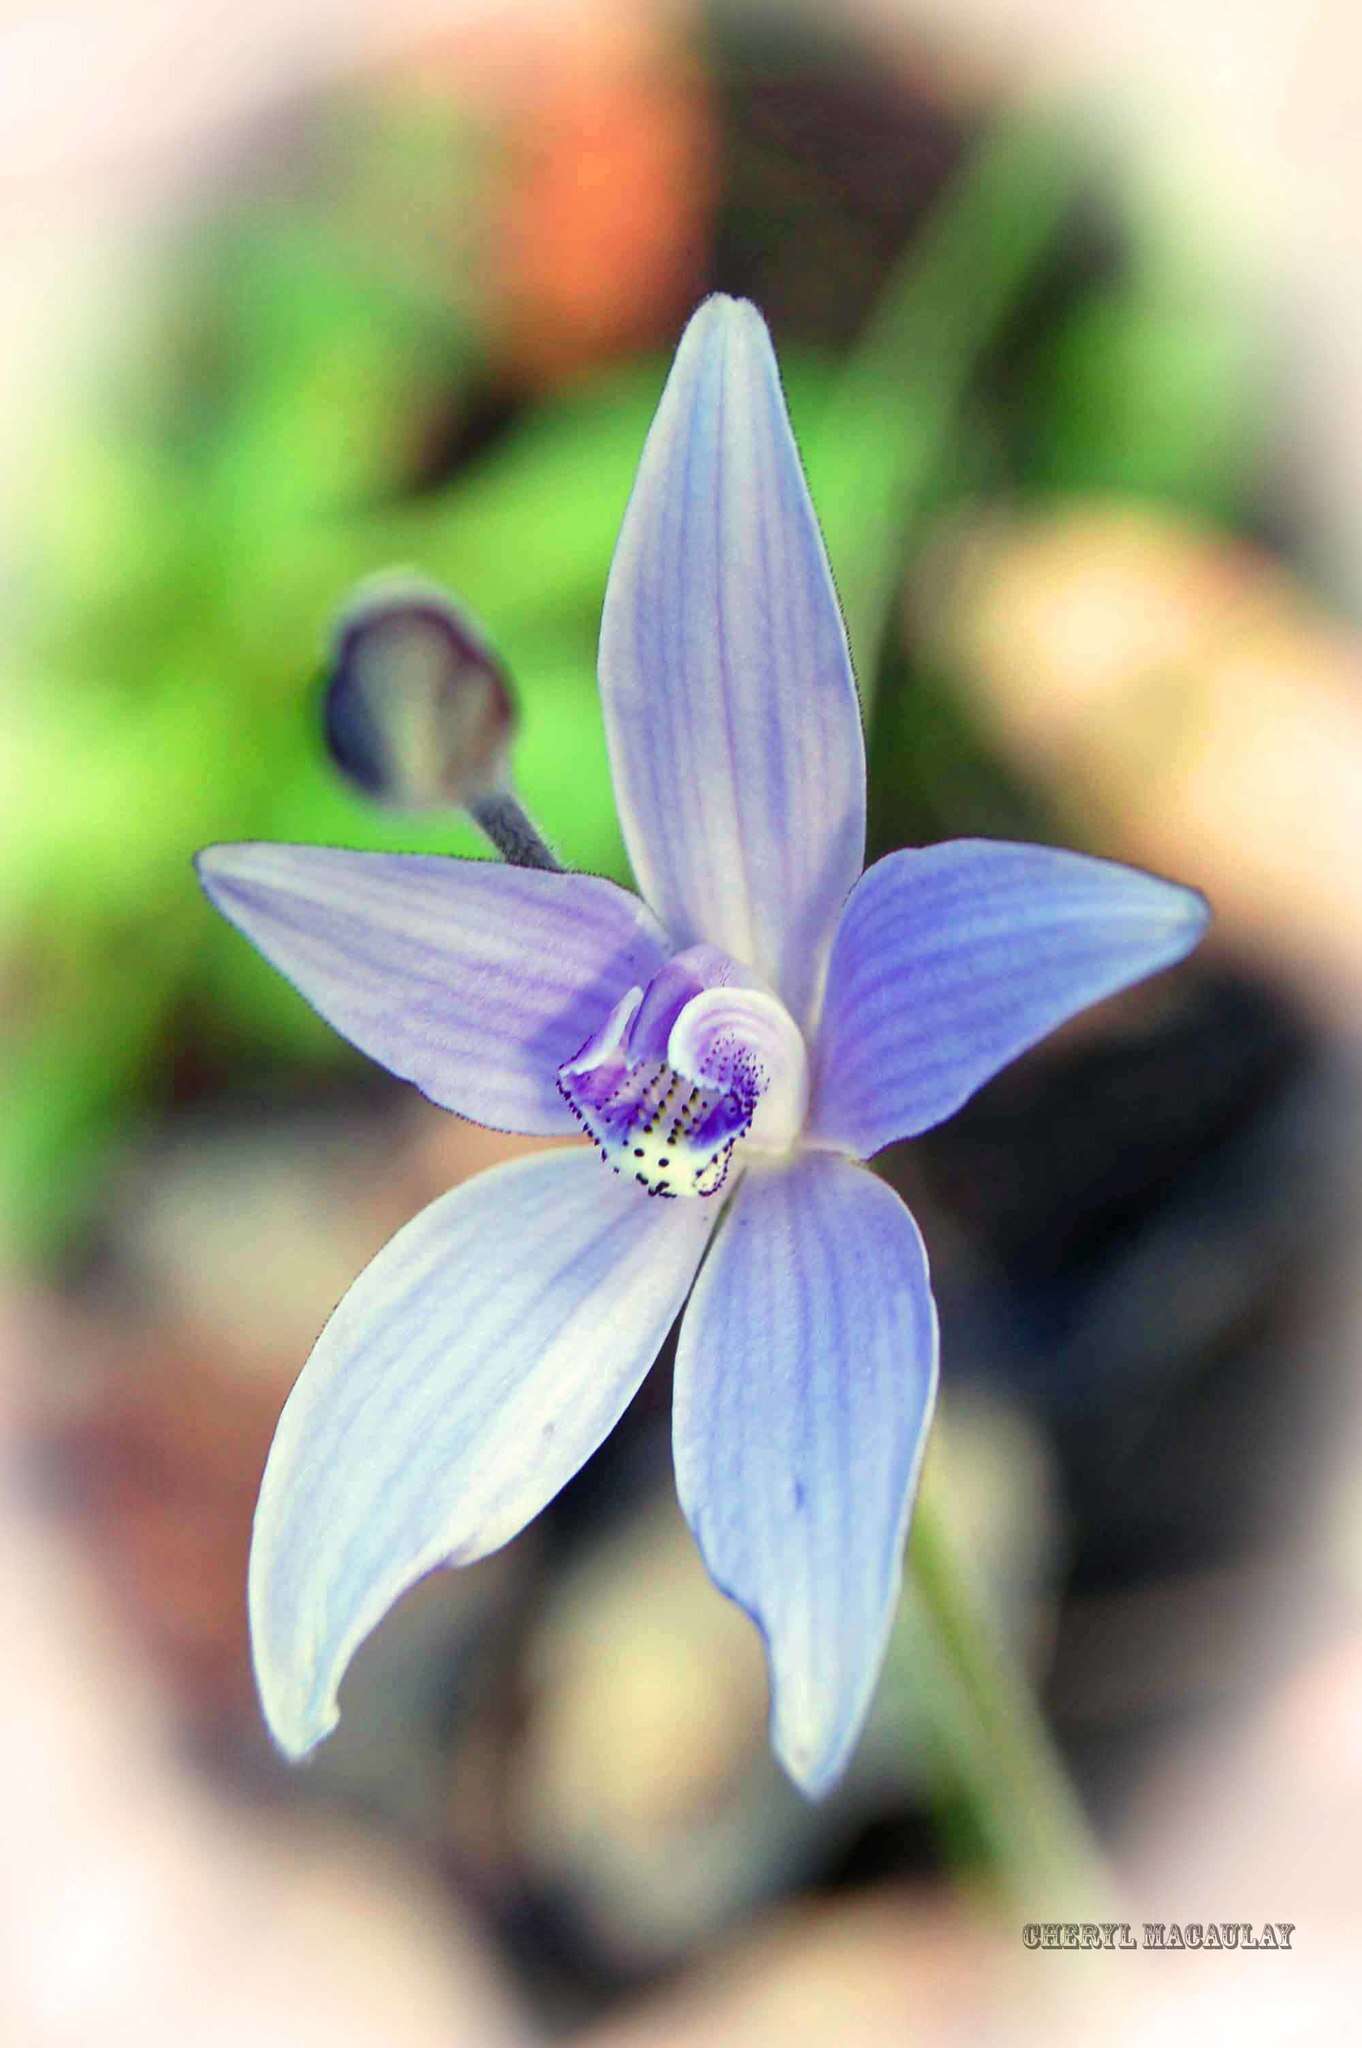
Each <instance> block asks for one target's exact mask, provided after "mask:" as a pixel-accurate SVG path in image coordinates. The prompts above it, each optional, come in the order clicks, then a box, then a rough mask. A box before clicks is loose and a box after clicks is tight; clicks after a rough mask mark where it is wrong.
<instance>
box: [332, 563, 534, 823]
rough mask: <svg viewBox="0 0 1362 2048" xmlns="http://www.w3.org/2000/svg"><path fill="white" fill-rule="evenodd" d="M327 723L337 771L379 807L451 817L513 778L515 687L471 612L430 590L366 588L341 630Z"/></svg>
mask: <svg viewBox="0 0 1362 2048" xmlns="http://www.w3.org/2000/svg"><path fill="white" fill-rule="evenodd" d="M324 717H325V726H326V741H327V746H328V748H329V749H330V752H331V758H332V759H333V760H334V761H335V763H336V766H337V767H338V768H339V769H340V770H341V772H342V773H343V774H344V775H345V776H347V777H348V779H349V780H350V781H351V782H353V783H355V784H356V785H357V786H358V787H359V788H360V789H362V790H363V791H364V793H365V795H366V796H370V797H374V798H376V799H377V800H378V801H379V802H381V803H385V804H392V805H394V806H396V807H397V808H399V809H403V810H413V811H417V810H445V809H450V808H453V807H460V806H467V805H471V804H473V803H475V802H477V801H478V800H479V799H481V798H483V797H486V796H487V795H488V794H490V793H491V792H493V791H496V790H499V789H500V788H502V786H503V785H504V783H505V781H506V773H507V757H508V754H509V750H510V743H511V739H512V735H513V733H514V729H515V705H514V702H513V699H512V696H511V691H510V686H509V684H508V682H507V680H506V677H505V675H504V673H503V671H502V669H501V667H500V664H499V663H498V662H497V661H496V660H495V658H494V656H493V655H492V653H491V651H490V649H489V648H488V647H487V645H486V643H485V642H484V640H483V638H482V636H481V634H480V633H479V632H478V631H477V630H476V628H475V627H474V626H473V625H472V624H471V623H470V621H469V619H468V618H467V616H466V615H465V613H464V612H463V611H462V610H461V609H460V608H459V607H458V606H457V605H456V604H454V603H453V601H452V600H451V599H450V598H448V597H446V596H445V595H444V593H443V592H441V591H439V590H437V589H435V588H434V587H433V586H431V585H428V584H422V583H418V582H416V581H414V580H412V581H408V580H403V579H398V578H393V577H387V578H383V579H382V580H381V581H379V582H376V583H371V584H365V585H363V586H361V589H360V591H359V593H358V595H357V597H356V598H355V600H354V602H353V603H352V604H351V605H350V606H349V607H348V608H347V610H346V611H345V612H344V613H343V614H342V615H341V618H340V620H339V622H338V624H337V627H336V632H335V638H334V642H333V645H332V651H331V657H330V661H329V664H328V668H327V673H326V702H325V711H324Z"/></svg>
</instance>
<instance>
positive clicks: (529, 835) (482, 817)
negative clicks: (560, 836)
mask: <svg viewBox="0 0 1362 2048" xmlns="http://www.w3.org/2000/svg"><path fill="white" fill-rule="evenodd" d="M468 814H469V816H470V817H471V818H472V820H473V822H474V824H475V825H476V826H477V827H478V828H479V830H480V831H482V832H484V833H485V834H486V836H487V837H488V838H489V839H490V840H491V842H492V844H493V846H495V848H496V850H497V852H498V853H499V854H500V855H501V857H502V859H503V860H504V861H507V862H509V864H510V865H511V866H512V867H513V868H548V869H549V870H550V871H551V872H553V873H555V874H561V873H562V871H563V863H562V862H561V861H560V860H559V858H558V856H557V855H556V854H555V853H553V852H552V851H551V850H550V849H549V847H548V846H547V845H546V844H545V842H544V841H543V840H542V839H541V838H540V836H539V834H538V832H537V831H536V830H535V828H534V826H533V824H532V823H531V822H530V819H529V817H528V816H527V815H526V813H525V811H524V810H523V809H522V808H521V805H520V802H519V799H518V798H516V797H514V796H512V794H511V792H510V790H509V789H494V790H490V791H489V792H488V794H487V795H486V796H479V797H474V798H473V799H472V800H471V802H470V803H469V805H468Z"/></svg>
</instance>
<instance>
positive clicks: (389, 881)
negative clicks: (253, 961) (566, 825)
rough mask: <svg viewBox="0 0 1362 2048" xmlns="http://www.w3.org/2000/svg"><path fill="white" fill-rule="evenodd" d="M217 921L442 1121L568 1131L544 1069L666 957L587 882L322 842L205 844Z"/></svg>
mask: <svg viewBox="0 0 1362 2048" xmlns="http://www.w3.org/2000/svg"><path fill="white" fill-rule="evenodd" d="M198 870H199V878H200V880H201V881H202V883H203V886H204V888H205V889H206V891H207V892H208V895H209V896H210V897H211V899H212V901H213V902H214V903H215V904H216V906H217V908H218V909H219V910H220V911H221V912H222V913H223V915H224V917H227V918H229V919H230V920H231V922H232V923H233V924H234V925H236V927H237V929H238V930H239V931H242V932H244V933H245V935H246V937H247V938H248V939H250V940H251V942H252V944H254V945H255V946H257V947H258V948H259V949H260V951H261V952H262V953H263V954H264V955H265V958H266V959H267V960H269V961H271V962H272V963H273V964H274V966H276V967H277V968H279V969H280V971H281V972H282V973H284V974H286V975H287V976H288V978H289V980H290V981H291V982H292V983H293V985H294V987H295V988H297V989H299V990H300V991H301V992H302V994H303V995H304V996H306V997H307V999H308V1001H309V1002H310V1003H311V1004H312V1006H313V1008H314V1009H317V1010H319V1011H320V1012H321V1014H322V1016H323V1017H325V1018H326V1020H327V1022H328V1023H329V1024H333V1025H334V1026H335V1028H336V1029H337V1030H338V1031H339V1032H341V1033H342V1034H343V1035H344V1036H345V1037H346V1038H348V1039H349V1040H350V1041H351V1042H352V1044H354V1045H357V1046H358V1047H359V1049H360V1051H361V1052H366V1053H368V1054H369V1056H370V1057H371V1058H372V1059H376V1060H378V1061H380V1062H381V1063H382V1065H384V1066H385V1067H387V1068H389V1069H390V1071H391V1072H392V1073H394V1074H399V1075H400V1076H401V1077H402V1078H403V1079H404V1080H407V1081H414V1082H415V1083H416V1086H417V1087H418V1088H419V1089H420V1090H421V1091H422V1093H423V1094H425V1095H428V1096H429V1097H430V1098H431V1100H432V1101H433V1102H438V1103H440V1104H441V1106H442V1107H443V1108H445V1109H454V1110H458V1112H459V1113H460V1115H462V1116H467V1117H472V1118H473V1119H474V1121H475V1122H477V1123H482V1124H490V1125H491V1126H493V1127H494V1128H496V1129H499V1130H508V1131H526V1132H529V1133H531V1134H532V1135H534V1136H538V1137H547V1136H551V1135H553V1134H555V1133H557V1132H560V1131H570V1130H572V1129H573V1127H574V1126H573V1119H572V1114H571V1111H570V1110H569V1109H568V1107H567V1104H566V1103H565V1102H564V1101H563V1099H562V1097H561V1095H560V1094H559V1092H558V1086H557V1079H556V1076H557V1071H558V1067H559V1065H560V1064H561V1062H562V1061H563V1060H565V1059H570V1058H571V1057H572V1055H573V1053H575V1052H576V1051H577V1050H578V1048H579V1047H580V1046H581V1044H582V1042H583V1041H584V1039H586V1038H587V1037H588V1036H589V1035H590V1034H591V1033H592V1032H593V1031H595V1030H597V1029H598V1028H599V1026H600V1023H601V1020H602V1018H603V1017H604V1016H605V1015H606V1013H607V1012H608V1011H609V1009H610V1007H611V1005H612V1004H613V1003H614V1002H615V1000H616V999H617V997H618V996H619V993H620V990H621V989H622V988H628V987H629V986H630V985H631V984H632V983H635V982H640V981H646V980H647V979H648V977H649V975H650V974H652V973H653V972H654V970H655V969H656V968H657V966H658V965H659V964H660V962H661V960H662V959H663V958H664V956H665V951H666V948H665V946H664V945H663V943H662V940H661V935H660V934H659V933H658V930H657V927H656V925H655V924H654V921H653V919H652V918H651V917H650V916H649V914H648V911H647V910H646V908H645V907H644V905H643V904H642V903H640V902H639V900H638V898H637V897H635V896H631V895H630V894H629V893H628V892H627V891H626V890H624V889H618V888H616V887H615V885H614V883H613V882H606V881H602V880H600V879H599V878H598V877H596V876H594V875H567V874H557V873H549V872H546V871H545V870H542V869H534V868H513V867H502V866H500V865H498V864H496V863H494V862H491V861H465V860H449V859H445V858H443V857H441V856H439V855H424V854H405V853H346V852H342V851H339V850H338V849H337V848H335V847H330V846H272V845H268V844H259V845H242V846H213V847H209V848H208V850H207V852H205V853H202V854H200V855H199V859H198Z"/></svg>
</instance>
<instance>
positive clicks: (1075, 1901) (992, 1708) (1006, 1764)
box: [909, 1467, 1112, 1920]
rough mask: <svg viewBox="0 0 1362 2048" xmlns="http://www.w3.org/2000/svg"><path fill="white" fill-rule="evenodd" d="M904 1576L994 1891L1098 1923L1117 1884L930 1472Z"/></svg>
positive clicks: (1019, 1903)
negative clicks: (923, 1630) (916, 1605)
mask: <svg viewBox="0 0 1362 2048" xmlns="http://www.w3.org/2000/svg"><path fill="white" fill-rule="evenodd" d="M909 1572H910V1575H911V1579H912V1583H913V1585H914V1587H915V1589H916V1592H917V1595H918V1598H919V1601H920V1604H921V1609H922V1612H923V1618H924V1620H925V1622H926V1626H927V1630H928V1634H929V1638H930V1642H931V1647H932V1650H933V1651H934V1653H935V1655H934V1658H933V1662H934V1663H935V1664H937V1665H938V1666H939V1669H938V1671H937V1674H936V1675H937V1677H938V1680H939V1684H938V1686H937V1687H936V1688H935V1689H934V1690H935V1697H936V1698H937V1700H938V1701H939V1702H940V1713H939V1726H938V1729H937V1733H938V1735H939V1738H940V1740H941V1744H942V1748H943V1751H944V1753H945V1762H946V1765H947V1768H948V1770H949V1771H950V1773H951V1775H952V1776H953V1778H954V1779H955V1781H956V1783H957V1784H958V1786H959V1789H960V1791H961V1793H962V1794H963V1795H964V1797H965V1799H966V1800H967V1802H968V1805H969V1808H970V1811H971V1814H972V1816H973V1818H974V1821H975V1823H976V1826H977V1828H978V1830H979V1833H980V1834H981V1836H982V1837H983V1839H984V1841H985V1843H986V1844H987V1847H988V1851H989V1855H990V1860H991V1864H992V1869H993V1875H994V1878H995V1881H996V1884H997V1888H998V1890H999V1891H1000V1892H1001V1893H1002V1894H1003V1895H1004V1896H1005V1897H1006V1899H1007V1901H1008V1904H1009V1905H1010V1906H1011V1907H1012V1908H1013V1909H1014V1910H1016V1911H1017V1912H1019V1913H1020V1914H1021V1916H1022V1917H1023V1918H1024V1919H1027V1920H1059V1919H1086V1920H1094V1919H1099V1918H1101V1917H1102V1916H1103V1914H1104V1912H1108V1909H1109V1908H1110V1904H1111V1889H1112V1886H1111V1879H1110V1877H1109V1875H1108V1873H1107V1871H1106V1869H1105V1866H1104V1864H1103V1860H1102V1856H1101V1853H1100V1851H1099V1850H1098V1848H1097V1846H1096V1843H1095V1842H1094V1840H1093V1837H1092V1834H1091V1832H1090V1830H1089V1827H1088V1823H1087V1820H1086V1818H1085V1816H1084V1814H1083V1811H1082V1808H1081V1807H1080V1805H1079V1803H1078V1799H1077V1797H1076V1795H1075V1793H1074V1790H1073V1787H1072V1785H1071V1784H1070V1782H1069V1778H1068V1774H1067V1772H1066V1771H1065V1768H1064V1765H1063V1763H1062V1761H1061V1760H1060V1758H1059V1756H1058V1754H1057V1752H1056V1750H1055V1747H1054V1743H1053V1741H1052V1739H1051V1736H1050V1732H1049V1729H1048V1727H1047V1726H1046V1723H1045V1719H1044V1716H1043V1715H1042V1713H1041V1711H1040V1708H1039V1706H1038V1705H1037V1702H1036V1699H1035V1695H1034V1693H1033V1691H1032V1688H1031V1685H1030V1682H1029V1680H1028V1678H1027V1676H1026V1674H1025V1673H1024V1672H1023V1671H1021V1670H1020V1669H1019V1668H1018V1666H1017V1664H1016V1662H1015V1659H1014V1658H1013V1656H1012V1654H1011V1652H1010V1651H1009V1649H1008V1647H1007V1646H1006V1644H1005V1643H1004V1642H1003V1641H1002V1639H1001V1637H1000V1635H999V1632H998V1630H997V1627H996V1626H995V1624H994V1622H993V1619H992V1617H991V1616H990V1615H989V1614H988V1613H987V1611H986V1608H985V1606H984V1604H983V1602H982V1601H981V1600H980V1598H979V1597H978V1595H977V1593H976V1592H975V1589H974V1588H973V1586H972V1585H971V1584H970V1580H969V1575H968V1573H967V1571H966V1570H965V1569H964V1567H963V1565H962V1561H961V1559H960V1557H959V1555H958V1554H957V1551H956V1548H955V1544H954V1541H953V1538H952V1534H951V1530H950V1526H949V1522H948V1517H947V1513H946V1501H945V1499H944V1497H943V1496H942V1494H941V1493H940V1491H939V1489H938V1488H937V1487H936V1486H935V1485H933V1484H932V1483H931V1480H930V1467H929V1473H928V1477H927V1480H926V1482H925V1483H924V1485H923V1489H922V1493H921V1496H920V1498H919V1500H918V1504H917V1510H916V1514H915V1517H914V1522H913V1534H912V1542H911V1545H910V1549H909Z"/></svg>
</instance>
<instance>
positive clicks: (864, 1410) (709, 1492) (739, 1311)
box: [674, 1154, 937, 1796]
mask: <svg viewBox="0 0 1362 2048" xmlns="http://www.w3.org/2000/svg"><path fill="white" fill-rule="evenodd" d="M936 1354H937V1344H936V1311H935V1308H934V1306H933V1303H932V1296H931V1290H930V1286H929V1283H928V1275H927V1258H926V1253H925V1252H924V1250H923V1247H922V1240H921V1238H920V1237H919V1235H918V1231H917V1226H916V1224H915V1223H914V1222H913V1219H912V1217H911V1216H910V1215H909V1213H908V1211H907V1209H905V1207H904V1206H903V1203H902V1202H901V1201H900V1200H899V1198H898V1196H897V1195H896V1194H895V1193H894V1192H893V1190H892V1189H891V1188H889V1187H887V1186H886V1185H885V1183H884V1182H883V1181H881V1180H877V1179H876V1178H875V1176H874V1175H873V1174H871V1173H869V1172H868V1171H867V1170H866V1169H865V1168H864V1167H860V1166H854V1165H852V1164H850V1163H849V1162H848V1161H846V1160H841V1159H835V1158H831V1157H828V1156H826V1155H822V1154H805V1155H804V1156H803V1157H802V1158H800V1159H798V1160H797V1161H796V1162H795V1163H794V1164H793V1165H791V1166H788V1167H783V1168H772V1169H761V1168H753V1169H752V1170H750V1171H749V1172H748V1173H747V1175H746V1176H745V1178H744V1181H743V1184H742V1186H741V1188H740V1189H739V1190H738V1193H737V1194H736V1195H735V1197H734V1198H733V1201H732V1203H731V1205H730V1211H729V1215H728V1218H727V1221H726V1223H725V1225H724V1228H723V1230H722V1232H721V1234H720V1236H719V1238H718V1240H717V1242H716V1244H715V1246H714V1249H713V1252H712V1253H711V1255H710V1257H709V1259H708V1261H707V1262H706V1265H705V1268H704V1271H703V1272H702V1273H701V1275H700V1278H699V1280H698V1282H697V1283H696V1287H695V1291H694V1294H693V1295H692V1297H691V1301H690V1305H689V1307H688V1308H687V1311H686V1316H685V1320H684V1322H683V1323H682V1326H681V1337H680V1343H679V1346H678V1350H677V1359H676V1405H675V1421H674V1438H675V1455H676V1479H677V1487H678V1490H679V1492H680V1496H681V1504H682V1507H683V1508H684V1509H685V1513H686V1518H687V1520H688V1521H689V1522H690V1525H691V1528H692V1529H693V1530H694V1532H695V1538H696V1541H697V1542H698V1544H699V1546H700V1550H701V1552H702V1554H703V1556H704V1560H705V1563H706V1565H707V1566H708V1568H709V1571H710V1574H711V1576H712V1577H713V1579H714V1580H715V1582H716V1584H717V1585H718V1586H719V1587H720V1588H721V1589H722V1590H723V1591H724V1592H725V1593H727V1594H728V1595H729V1596H730V1598H732V1599H734V1600H736V1601H737V1602H738V1603H739V1605H740V1606H742V1607H744V1608H745V1609H746V1610H747V1612H748V1613H749V1614H750V1615H751V1617H752V1619H753V1621H755V1623H756V1624H757V1627H758V1628H759V1629H760V1630H761V1632H762V1635H763V1637H764V1638H765V1642H766V1651H767V1660H768V1664H769V1669H770V1679H771V1697H772V1714H771V1726H772V1741H773V1743H774V1745H775V1749H776V1753H777V1755H778V1756H779V1758H780V1761H781V1763H782V1764H783V1765H784V1767H785V1769H786V1770H787V1771H788V1772H789V1774H790V1776H791V1777H792V1778H793V1779H794V1781H795V1783H796V1784H797V1785H799V1786H800V1787H801V1789H802V1790H804V1791H805V1792H807V1793H809V1794H810V1795H811V1796H816V1795H818V1794H820V1793H823V1792H825V1791H827V1790H828V1789H829V1788H830V1787H831V1786H832V1785H833V1784H834V1783H835V1781H836V1780H837V1778H838V1777H839V1776H840V1775H841V1772H842V1770H843V1769H844V1768H845V1765H846V1762H847V1758H848V1756H849V1755H850V1752H851V1749H852V1746H853V1744H854V1743H855V1740H856V1737H857V1735H858V1734H859V1732H860V1728H861V1724H862V1722H863V1721H864V1719H865V1715H866V1712H867V1709H868V1707H869V1704H870V1699H871V1695H872V1693H873V1691H874V1686H875V1680H876V1677H877V1675H878V1673H879V1668H880V1664H881V1662H882V1660H883V1656H884V1648H885V1643H886V1641H887V1638H888V1634H889V1628H890V1624H891V1622H892V1620H893V1615H894V1608H895V1602H896V1597H897V1593H898V1587H899V1579H900V1574H901V1569H902V1556H903V1543H904V1537H905V1534H906V1529H907V1521H908V1513H909V1509H910V1506H911V1502H912V1496H913V1490H914V1487H915V1484H916V1480H917V1473H918V1467H919V1464H920V1462H921V1456H922V1449H923V1444H924V1441H925V1437H926V1430H927V1424H928V1422H929V1420H930V1417H931V1411H932V1402H933V1398H934V1395H935V1390H936Z"/></svg>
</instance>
